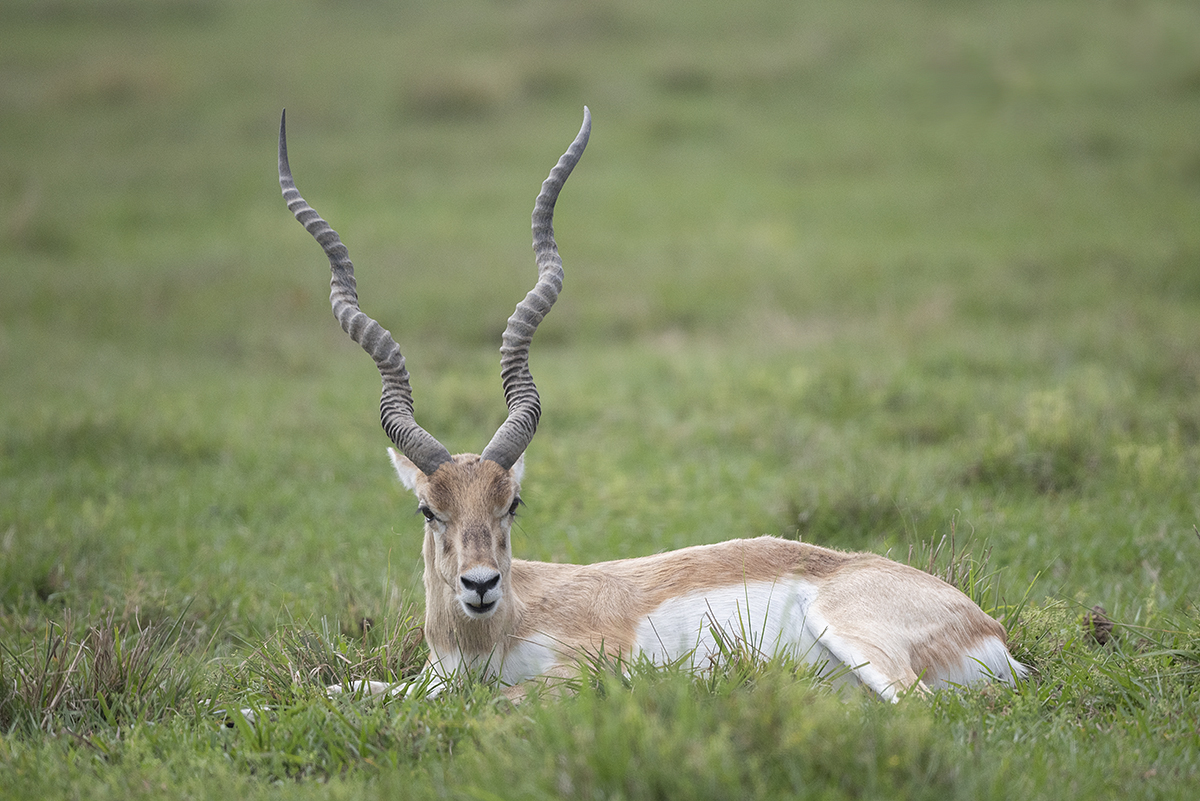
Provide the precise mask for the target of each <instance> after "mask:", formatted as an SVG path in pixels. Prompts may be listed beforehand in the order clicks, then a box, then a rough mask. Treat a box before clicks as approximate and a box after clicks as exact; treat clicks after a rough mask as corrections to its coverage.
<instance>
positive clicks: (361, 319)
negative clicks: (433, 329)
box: [279, 111, 450, 475]
mask: <svg viewBox="0 0 1200 801" xmlns="http://www.w3.org/2000/svg"><path fill="white" fill-rule="evenodd" d="M286 122H287V112H286V111H285V112H284V114H283V115H282V116H281V117H280V118H279V187H280V188H281V189H282V190H283V199H284V200H285V201H287V207H288V211H290V212H292V214H294V215H295V217H296V219H297V220H298V221H299V222H300V224H301V225H303V226H304V229H305V230H306V231H308V232H309V233H310V234H312V236H313V238H314V239H316V240H317V242H318V243H319V244H320V245H321V247H322V248H323V249H324V250H325V255H326V257H328V258H329V269H330V271H331V272H332V278H331V280H330V282H329V283H330V292H329V302H330V304H331V305H332V306H333V316H334V317H336V318H337V321H338V322H339V323H341V326H342V330H343V331H345V332H346V333H347V334H349V335H350V338H351V339H353V340H354V341H355V342H357V343H358V344H359V345H361V346H362V349H363V350H365V351H366V352H367V353H369V354H370V355H371V358H372V359H374V360H375V366H376V367H378V368H379V375H380V377H381V378H382V379H383V395H382V397H381V398H380V400H379V417H380V422H381V423H382V424H383V430H384V431H385V432H387V435H388V437H389V438H390V439H391V440H392V442H394V443H395V444H396V447H397V448H399V449H400V452H401V453H403V454H404V455H405V456H407V457H408V458H409V459H410V460H411V461H412V463H413V464H415V465H416V466H417V467H418V468H419V469H420V470H421V472H422V473H424V474H425V475H432V474H433V472H434V471H435V470H437V469H438V467H439V466H440V465H442V464H444V463H445V462H448V461H450V452H449V451H447V450H446V448H445V447H444V446H443V445H442V443H440V442H438V441H437V440H436V439H434V437H433V435H432V434H430V433H429V432H428V431H426V430H425V429H423V428H421V427H420V426H419V425H417V422H416V420H414V419H413V401H412V388H411V387H410V386H409V383H408V370H406V369H405V368H404V355H403V354H401V353H400V346H399V345H397V344H396V340H394V339H392V335H391V334H390V333H388V331H387V329H385V328H384V327H383V326H381V325H380V324H379V323H377V322H375V321H374V320H372V319H371V318H370V317H368V316H367V315H366V314H364V313H363V311H362V309H360V308H359V307H358V291H357V288H356V287H357V284H356V282H355V280H354V265H353V264H352V263H351V262H350V254H349V252H348V251H347V250H346V246H345V245H343V244H342V240H341V238H340V237H338V235H337V232H336V231H334V230H333V229H332V228H331V227H330V226H329V223H327V222H325V220H323V219H321V215H319V214H317V212H316V210H315V209H314V208H313V207H312V206H310V205H308V203H307V202H305V200H304V198H302V197H300V191H299V190H298V189H296V182H295V181H294V180H292V170H291V167H289V166H288V157H287V126H286Z"/></svg>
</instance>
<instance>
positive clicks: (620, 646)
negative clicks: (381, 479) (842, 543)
mask: <svg viewBox="0 0 1200 801" xmlns="http://www.w3.org/2000/svg"><path fill="white" fill-rule="evenodd" d="M590 130H591V116H590V113H589V112H588V110H587V109H586V108H585V109H584V122H583V126H582V128H581V129H580V131H579V134H578V136H577V137H576V138H575V140H574V142H572V144H571V146H570V148H568V150H567V152H566V153H565V154H564V155H563V156H562V158H561V159H560V160H559V162H558V164H557V165H556V166H555V167H554V169H553V170H552V171H551V173H550V176H549V178H547V179H546V181H545V183H543V185H542V191H541V193H540V194H539V195H538V198H537V201H536V203H535V205H534V211H533V245H534V252H535V257H536V262H537V267H538V281H537V284H536V285H535V286H534V288H533V290H532V291H531V292H530V293H529V294H528V295H527V296H526V298H525V299H524V300H523V301H522V302H521V303H520V304H518V306H517V309H516V311H515V312H514V313H513V316H512V317H511V318H510V319H509V321H508V327H507V329H506V330H505V332H504V336H503V346H502V347H501V353H502V358H501V375H502V380H503V385H504V394H505V399H506V401H507V404H508V407H509V415H508V418H507V419H506V420H505V422H504V423H503V424H502V425H501V426H500V429H499V430H498V431H497V432H496V434H495V436H494V437H493V438H492V440H491V442H490V443H489V444H488V446H487V447H486V448H485V449H484V450H483V453H482V454H481V455H478V456H477V455H474V454H459V455H456V456H451V455H450V453H449V452H448V451H447V450H446V449H445V447H444V446H442V445H441V443H439V442H438V441H437V440H436V439H435V438H434V437H433V436H432V435H430V434H429V433H428V432H426V431H425V430H424V429H422V428H421V427H420V426H419V425H417V423H416V421H415V419H414V418H413V406H412V394H411V389H410V386H409V381H408V373H407V371H406V370H405V368H404V357H403V356H402V355H401V354H400V349H399V346H398V345H397V344H396V343H395V341H394V340H393V339H392V337H391V334H389V333H388V332H387V331H386V330H384V329H383V328H382V327H381V326H380V325H379V324H378V323H376V322H375V321H374V320H373V319H371V318H370V317H368V316H367V315H366V314H364V313H363V312H362V311H361V310H360V309H359V307H358V297H357V292H356V289H355V282H354V273H353V266H352V264H351V262H350V259H349V256H348V254H347V252H346V248H345V246H344V245H342V243H341V240H340V239H339V237H338V235H337V234H336V233H335V232H334V231H333V230H332V229H331V228H330V227H329V225H328V224H327V223H326V222H325V221H324V220H322V219H321V218H320V216H318V215H317V213H316V211H315V210H313V209H312V208H311V207H310V206H309V205H308V204H307V203H306V202H305V201H304V199H303V198H301V196H300V194H299V192H298V191H297V190H296V187H295V183H294V182H293V180H292V177H291V170H290V168H289V166H288V160H287V146H286V137H285V128H284V123H283V121H282V120H281V122H280V132H279V181H280V186H281V187H282V189H283V194H284V198H285V200H287V203H288V208H289V209H290V210H291V211H292V212H293V213H294V214H295V216H296V218H297V220H299V221H300V222H301V223H302V224H303V225H304V226H305V228H306V229H307V230H308V231H309V233H311V234H312V235H313V236H314V237H315V238H316V239H317V241H318V242H319V243H320V244H321V245H322V247H323V248H324V250H325V253H326V256H327V257H328V259H329V263H330V268H331V270H332V275H333V278H332V281H331V286H332V291H331V294H330V300H331V303H332V305H333V311H334V314H335V316H336V317H337V319H338V321H339V322H340V323H341V325H342V328H343V329H345V330H346V332H347V333H348V334H349V335H350V336H351V337H352V338H353V339H354V341H356V342H358V343H359V344H360V345H361V346H362V347H363V348H364V349H365V350H366V351H367V352H368V353H370V354H371V356H372V358H373V359H374V360H375V363H376V365H377V366H378V368H379V372H380V375H381V377H382V379H383V396H382V398H381V401H380V411H381V418H382V423H383V427H384V430H385V431H386V432H387V434H388V436H389V437H390V438H391V440H392V442H393V443H394V444H395V445H396V447H397V448H398V449H399V453H398V452H397V451H396V450H392V449H390V448H389V449H388V450H389V453H390V455H391V459H392V462H393V466H394V468H395V470H396V472H397V474H398V475H399V477H400V481H401V482H402V483H403V484H404V486H405V487H407V488H408V489H409V490H411V491H412V492H413V493H414V494H415V495H416V497H417V502H418V509H419V510H420V512H421V513H422V514H423V515H424V517H425V540H424V546H423V558H424V565H425V569H424V585H425V606H426V612H425V639H426V642H427V644H428V646H429V660H428V662H427V664H426V666H425V672H427V673H428V674H430V675H429V677H428V684H427V686H428V688H429V691H430V692H437V691H439V690H440V689H441V688H442V687H443V686H444V683H445V681H446V680H448V679H450V678H451V677H453V676H455V675H456V674H462V673H465V672H472V673H475V674H478V675H482V676H484V677H488V678H498V679H499V680H500V681H501V682H502V683H503V684H505V685H507V686H508V687H509V688H510V689H509V690H508V691H507V692H509V693H510V694H511V695H514V696H516V695H520V694H521V693H522V692H523V683H524V682H528V681H530V680H537V679H555V678H566V677H569V676H570V675H572V674H573V673H574V672H575V671H576V670H577V669H578V664H579V661H580V660H581V659H587V658H592V657H596V656H599V655H607V656H615V657H618V658H621V659H636V658H642V657H645V658H649V659H650V660H652V661H654V662H658V663H667V662H684V663H686V664H689V665H692V666H694V667H703V666H705V665H708V664H710V663H711V662H712V661H713V660H716V659H720V658H721V654H722V647H723V646H725V645H728V642H727V641H728V640H734V641H736V642H737V643H738V644H740V645H741V646H743V647H749V648H751V649H753V651H754V652H756V653H761V654H763V655H764V656H771V655H775V654H787V655H790V656H793V657H795V658H799V659H803V660H806V661H808V662H810V663H813V664H816V665H817V666H818V667H819V668H820V669H821V670H822V671H824V672H825V673H828V674H831V675H834V676H839V677H843V678H844V679H845V680H847V681H850V682H856V683H861V684H862V685H864V686H866V687H868V688H870V689H871V690H873V691H874V692H876V693H878V694H879V695H880V696H881V697H882V698H885V699H888V700H896V699H898V698H899V696H900V695H901V694H903V693H904V692H906V691H909V690H917V691H923V690H925V689H927V688H937V687H944V686H957V685H967V684H971V683H973V682H976V681H980V680H986V679H998V680H1000V681H1004V682H1007V683H1012V682H1013V681H1014V680H1015V679H1018V678H1021V677H1022V676H1024V675H1025V673H1026V669H1025V668H1024V666H1022V665H1021V664H1020V663H1018V662H1017V661H1016V660H1014V659H1013V657H1012V656H1011V654H1010V653H1009V651H1008V648H1007V647H1006V644H1005V631H1004V628H1003V626H1001V625H1000V624H999V623H998V622H997V621H995V620H994V619H992V618H991V617H989V616H988V615H987V614H985V613H984V612H983V611H982V610H981V609H980V608H979V607H978V606H977V605H976V604H975V603H974V602H973V601H971V600H970V599H969V598H968V597H967V596H966V595H964V594H963V593H962V592H960V591H959V590H957V589H955V588H954V587H951V586H950V585H949V584H947V583H945V582H943V581H941V580H940V579H938V578H935V577H934V576H931V575H929V574H927V573H924V572H922V571H920V570H917V569H915V568H912V567H908V566H906V565H902V564H899V563H897V562H894V561H891V560H889V559H885V558H884V557H881V556H877V555H875V554H869V553H845V552H841V551H835V550H830V549H828V548H822V547H819V546H816V545H812V544H808V543H801V542H792V541H788V540H782V539H778V538H774V537H760V538H757V539H737V540H730V541H727V542H722V543H718V544H715V545H702V546H695V547H691V548H684V549H682V550H678V551H672V552H668V553H662V554H657V555H654V556H645V557H641V558H635V559H624V560H619V561H613V562H601V563H598V564H592V565H570V564H553V563H545V562H530V561H524V560H520V559H513V557H512V543H511V537H510V534H511V528H512V521H513V517H514V515H515V514H516V511H517V507H518V505H519V503H520V494H519V492H520V482H521V476H522V473H523V470H524V461H523V454H524V451H525V448H526V447H527V446H528V444H529V442H530V440H531V439H532V437H533V433H534V430H535V429H536V426H537V420H538V417H539V415H540V402H539V399H538V395H537V389H536V387H535V386H534V383H533V379H532V376H530V374H529V369H528V357H529V344H530V342H531V340H532V337H533V333H534V331H535V330H536V329H537V325H538V324H539V323H540V322H541V320H542V318H543V317H544V316H545V314H546V313H547V312H548V311H549V310H550V307H551V306H552V305H553V304H554V301H555V300H556V299H557V297H558V293H559V290H560V289H561V286H562V262H561V260H560V258H559V255H558V248H557V246H556V244H555V242H554V232H553V225H552V222H553V213H554V204H555V202H556V200H557V197H558V193H559V190H561V188H562V185H563V183H564V182H565V181H566V179H567V176H568V175H569V174H570V173H571V170H572V169H573V168H574V166H575V164H576V163H577V162H578V160H579V157H580V156H581V155H582V153H583V150H584V147H585V146H586V144H587V139H588V135H589V133H590ZM723 641H725V642H723ZM330 689H331V690H333V691H340V688H339V687H336V686H335V687H332V688H330ZM362 689H365V690H367V691H370V692H381V691H385V690H387V689H390V685H386V684H383V683H379V682H364V683H363V684H362Z"/></svg>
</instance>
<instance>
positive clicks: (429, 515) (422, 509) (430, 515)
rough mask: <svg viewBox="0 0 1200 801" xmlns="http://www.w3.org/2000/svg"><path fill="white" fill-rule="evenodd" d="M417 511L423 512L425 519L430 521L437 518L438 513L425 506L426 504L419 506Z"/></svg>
mask: <svg viewBox="0 0 1200 801" xmlns="http://www.w3.org/2000/svg"><path fill="white" fill-rule="evenodd" d="M417 511H418V512H420V513H421V514H423V515H425V519H426V520H428V521H429V522H430V523H432V522H434V521H435V520H437V515H435V514H434V513H433V510H432V509H430V508H429V507H428V506H425V505H424V504H422V505H421V506H418V507H417Z"/></svg>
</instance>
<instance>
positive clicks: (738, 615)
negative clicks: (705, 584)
mask: <svg viewBox="0 0 1200 801" xmlns="http://www.w3.org/2000/svg"><path fill="white" fill-rule="evenodd" d="M816 598H817V588H816V587H815V586H814V585H813V584H811V583H809V582H807V581H805V580H803V579H798V578H785V579H780V580H778V581H770V582H768V581H754V582H748V583H745V584H734V585H729V586H726V587H717V588H714V589H708V590H697V591H696V592H692V593H688V594H687V595H681V596H679V597H678V598H671V599H670V600H667V601H664V602H663V603H662V605H660V606H659V607H658V608H657V609H655V610H654V611H653V612H651V613H650V614H649V615H647V616H646V617H645V618H643V619H642V620H641V621H639V623H638V626H637V632H636V635H635V636H636V640H635V648H636V649H637V653H636V654H635V656H636V655H641V656H645V657H646V658H648V659H650V660H651V661H653V662H656V663H659V664H665V663H668V662H676V661H680V660H683V663H684V664H687V665H690V666H691V667H692V668H693V669H695V668H704V667H708V666H711V665H712V664H714V663H715V662H718V661H720V659H721V646H722V644H723V645H725V646H726V647H733V648H734V649H751V650H752V651H753V652H754V653H756V654H758V655H760V656H762V657H767V658H769V657H771V656H775V655H777V654H781V655H787V656H791V657H794V658H796V659H801V660H804V661H805V662H808V663H809V664H813V665H818V666H822V672H824V673H831V672H835V671H844V669H845V667H847V666H844V665H843V664H842V662H841V661H840V660H838V659H836V658H835V657H834V656H833V654H832V653H830V650H829V649H828V648H827V647H825V645H824V644H823V643H822V642H820V640H821V639H822V637H823V636H824V637H826V638H828V635H826V632H825V629H826V628H827V626H826V624H825V622H824V620H823V619H821V617H820V615H818V614H817V613H816V612H814V611H813V610H812V604H813V601H815V600H816ZM849 667H853V666H849Z"/></svg>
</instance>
